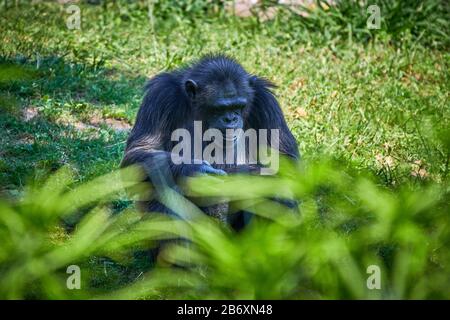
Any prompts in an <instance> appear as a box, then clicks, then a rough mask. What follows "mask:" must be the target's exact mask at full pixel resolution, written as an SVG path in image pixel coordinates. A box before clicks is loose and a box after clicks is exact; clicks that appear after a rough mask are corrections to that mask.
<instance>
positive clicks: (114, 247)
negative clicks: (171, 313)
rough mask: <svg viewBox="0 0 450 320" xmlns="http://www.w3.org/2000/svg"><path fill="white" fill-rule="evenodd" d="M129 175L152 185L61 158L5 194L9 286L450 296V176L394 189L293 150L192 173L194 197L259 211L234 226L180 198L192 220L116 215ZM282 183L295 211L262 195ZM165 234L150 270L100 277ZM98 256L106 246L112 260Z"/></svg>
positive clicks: (11, 289) (94, 294) (0, 209)
mask: <svg viewBox="0 0 450 320" xmlns="http://www.w3.org/2000/svg"><path fill="white" fill-rule="evenodd" d="M124 176H126V177H127V179H126V180H124V181H125V182H122V183H124V185H123V187H128V188H130V187H134V189H135V190H136V187H138V188H139V189H140V190H141V191H142V192H148V190H147V187H146V186H145V185H143V184H140V183H137V182H136V181H139V179H138V178H139V176H140V173H139V171H138V170H135V169H133V168H129V169H126V171H125V172H121V173H111V174H108V175H107V176H102V177H99V178H97V179H96V180H94V181H92V182H88V183H86V184H83V185H79V186H77V187H75V188H73V187H71V185H73V176H72V172H71V170H69V169H68V168H67V167H65V168H63V169H61V170H59V171H58V172H57V173H56V174H54V175H53V176H52V177H50V178H49V179H48V181H47V182H46V183H45V184H44V185H39V186H34V187H30V188H27V190H26V192H25V195H24V197H23V198H22V199H20V200H19V201H14V202H5V201H2V202H1V205H0V241H1V243H2V246H1V249H0V270H1V275H2V276H1V279H0V297H2V298H14V299H17V298H40V299H43V298H52V299H61V298H117V299H121V298H169V299H177V298H192V299H196V298H197V299H198V298H214V299H219V298H222V299H224V298H226V299H299V298H302V299H304V298H312V299H324V298H325V299H339V298H347V299H348V298H350V299H375V298H377V299H378V298H383V299H393V298H394V299H426V298H438V299H448V298H450V297H449V295H448V283H449V280H450V279H449V277H450V269H449V268H450V265H449V263H450V254H449V250H448V245H449V241H450V233H449V232H450V230H449V224H448V221H449V219H448V218H449V217H448V213H449V209H450V208H449V203H450V202H449V201H448V200H449V197H448V187H447V186H442V185H436V184H430V185H427V186H423V187H421V188H419V189H417V188H416V189H411V188H409V187H406V186H404V187H402V188H400V189H399V190H397V191H392V190H388V189H386V188H384V187H380V186H378V185H377V184H376V183H374V181H373V179H372V178H370V177H369V176H361V175H360V174H355V173H352V172H351V171H349V170H345V169H343V168H342V167H340V166H338V165H336V164H333V163H331V162H320V163H310V164H304V165H303V166H301V167H298V166H294V165H292V164H290V163H288V162H286V163H284V164H283V166H282V170H281V171H280V173H279V175H278V176H277V177H273V176H269V177H268V176H253V177H248V176H247V177H246V176H228V177H223V178H220V179H219V178H217V177H214V178H212V177H201V178H192V179H191V180H190V181H189V182H188V183H187V186H188V190H190V195H191V196H203V197H214V196H215V197H216V199H217V196H220V199H221V201H230V200H232V201H234V202H235V203H236V207H235V208H236V209H245V210H249V211H251V212H254V213H255V214H256V216H255V217H254V218H253V219H252V220H251V222H250V225H249V226H248V227H247V228H246V229H245V230H243V231H241V232H239V233H236V232H234V231H232V230H230V229H229V227H227V226H226V225H223V224H222V222H219V221H217V220H214V219H213V218H210V217H207V216H206V215H204V214H203V213H201V212H199V211H198V210H197V209H195V207H194V206H186V205H185V203H184V202H181V201H186V200H184V199H183V200H182V199H181V198H180V199H178V200H177V199H174V201H173V203H172V205H173V206H174V207H175V206H176V205H181V206H182V208H184V210H185V211H186V212H185V214H186V213H189V217H190V218H189V219H177V218H174V217H168V216H160V215H158V214H148V215H144V216H142V215H140V214H139V213H136V212H134V211H133V210H132V209H127V210H125V211H123V212H121V213H120V214H112V211H111V208H110V207H108V205H107V203H109V202H110V201H111V200H113V199H117V198H120V197H123V194H122V193H121V192H119V191H120V189H121V187H122V184H121V182H120V181H121V180H120V177H124ZM280 194H291V195H293V196H294V197H296V198H298V199H301V202H302V203H301V205H300V214H299V213H296V212H289V211H287V210H286V209H285V208H284V207H282V206H281V205H279V204H278V203H275V202H272V201H270V200H264V199H267V197H271V196H279V195H280ZM177 203H178V204H177ZM80 210H84V218H82V220H81V221H80V222H79V223H78V224H77V226H76V228H75V229H73V230H69V229H67V228H62V227H61V219H64V217H66V216H67V215H70V214H73V213H74V212H78V211H80ZM188 211H189V212H188ZM179 238H183V239H186V240H188V242H186V241H184V242H180V241H176V239H179ZM163 239H165V240H168V239H173V241H171V242H169V243H168V244H167V245H166V246H164V247H163V248H164V249H163V250H162V251H161V252H160V254H159V256H158V260H157V261H158V262H157V263H156V266H154V267H153V268H150V269H147V271H148V270H149V271H148V272H145V270H144V271H141V273H140V274H138V275H137V276H136V277H135V278H131V279H129V278H128V279H127V280H126V281H125V280H124V279H122V281H121V282H120V283H118V284H116V285H115V286H112V287H108V286H102V287H100V288H99V287H97V285H96V283H97V281H98V277H101V273H103V272H104V273H105V274H107V271H106V270H107V269H108V270H109V278H110V279H109V280H110V281H112V280H111V278H113V279H114V277H115V276H114V275H113V274H114V272H119V271H118V269H117V267H116V268H115V267H114V264H121V265H123V266H126V269H127V271H126V273H128V274H130V273H132V272H133V271H136V270H135V269H136V268H137V267H136V265H134V264H133V262H132V260H130V256H131V255H132V253H133V252H136V251H137V250H140V249H142V248H146V249H148V248H151V247H152V246H154V245H155V243H156V241H159V240H163ZM93 256H96V257H103V258H102V259H103V260H101V261H103V266H102V265H101V261H100V262H97V263H95V262H93V261H92V257H93ZM107 261H109V262H107ZM72 264H76V265H79V266H80V267H81V279H82V286H81V289H80V290H69V289H67V287H66V279H67V277H68V275H67V274H65V270H66V268H67V267H68V266H69V265H72ZM95 265H97V267H95ZM172 265H176V266H177V268H174V267H171V266H172ZM371 265H376V266H379V267H380V270H381V289H380V290H369V289H368V287H367V285H366V281H367V279H368V277H369V276H370V274H368V273H367V268H368V267H369V266H371ZM180 266H182V267H183V268H179V267H180ZM102 269H103V270H102ZM117 276H119V277H120V272H119V275H117ZM117 276H116V277H117Z"/></svg>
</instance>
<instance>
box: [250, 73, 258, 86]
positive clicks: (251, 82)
mask: <svg viewBox="0 0 450 320" xmlns="http://www.w3.org/2000/svg"><path fill="white" fill-rule="evenodd" d="M256 81H258V77H257V76H255V75H251V76H250V77H249V78H248V84H249V85H250V87H253V86H254V85H255V84H256Z"/></svg>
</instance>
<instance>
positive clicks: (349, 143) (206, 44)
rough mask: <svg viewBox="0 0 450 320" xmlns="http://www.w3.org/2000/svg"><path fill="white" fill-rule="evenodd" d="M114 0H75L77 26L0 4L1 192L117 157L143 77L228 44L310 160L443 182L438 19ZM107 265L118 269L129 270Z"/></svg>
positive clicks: (83, 173) (58, 13)
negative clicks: (302, 15)
mask: <svg viewBox="0 0 450 320" xmlns="http://www.w3.org/2000/svg"><path fill="white" fill-rule="evenodd" d="M193 2H195V1H193ZM118 3H119V5H114V4H109V6H108V8H107V10H105V8H104V7H103V6H95V5H88V4H82V5H81V15H82V24H81V30H68V29H67V27H66V25H65V19H66V18H67V16H68V14H67V13H66V12H65V11H64V10H63V9H62V8H63V7H62V6H61V5H59V4H54V3H51V4H49V3H42V4H38V5H35V6H25V7H19V8H10V9H8V10H6V11H3V12H1V13H0V17H1V19H2V22H1V25H0V34H1V43H0V194H2V195H3V196H4V197H7V198H10V197H11V198H16V197H17V196H19V195H20V194H22V192H23V190H24V186H25V185H26V184H27V183H28V182H30V181H34V180H37V181H43V180H45V179H46V178H47V177H48V175H49V173H51V172H53V171H55V170H56V169H58V168H60V167H62V166H63V165H66V164H68V165H70V166H71V167H73V168H74V169H75V172H76V176H75V181H77V182H83V181H88V180H91V179H92V178H94V177H97V176H101V175H103V174H105V173H108V172H110V171H112V170H113V169H117V168H118V165H119V162H120V160H121V157H122V154H123V150H124V146H125V141H126V137H127V132H128V130H129V128H130V127H131V126H132V124H133V121H134V118H135V115H136V112H137V110H138V108H139V105H140V102H141V99H142V96H143V92H142V88H143V86H144V84H145V81H146V79H148V78H150V77H152V76H153V75H155V74H157V73H159V72H162V71H165V70H170V69H172V68H176V67H178V66H181V65H183V64H185V63H189V62H190V61H192V60H193V59H196V58H199V57H200V56H201V55H203V54H206V53H210V52H222V53H225V54H227V55H230V56H231V57H234V58H236V59H237V60H238V61H239V62H241V63H242V64H243V65H244V67H245V68H246V69H247V70H248V71H249V72H251V73H255V74H258V75H261V76H263V77H266V78H268V79H270V80H271V81H273V82H274V83H275V84H276V85H277V86H278V87H277V89H276V90H275V92H276V95H277V97H278V98H279V101H280V104H281V106H282V108H283V111H284V113H285V116H286V118H287V120H288V124H289V127H290V128H291V130H292V131H293V133H294V135H295V137H296V138H297V141H298V144H299V148H300V152H301V154H302V157H303V159H304V161H305V162H306V163H314V162H315V161H317V160H319V159H323V158H327V159H328V158H331V159H334V160H336V161H337V162H339V163H342V164H343V165H344V167H347V168H352V170H353V169H355V170H356V171H361V172H367V171H368V172H370V173H371V174H373V175H374V176H375V179H376V183H377V184H378V185H381V186H382V187H386V188H387V189H389V190H396V189H397V188H399V187H400V186H404V185H412V186H413V188H415V187H417V188H420V187H421V186H423V185H427V184H429V183H437V184H438V185H441V186H443V189H445V188H446V187H445V186H446V185H448V184H447V183H448V170H449V159H450V154H449V150H450V140H449V137H450V130H449V127H450V126H449V124H450V104H449V89H450V73H449V69H450V54H449V51H448V34H446V33H445V31H444V35H442V36H441V38H434V37H431V36H430V37H429V38H427V35H428V33H424V35H422V36H420V34H419V35H417V34H414V32H411V33H408V32H405V33H401V32H400V31H398V33H395V34H391V33H389V30H387V31H386V30H383V29H382V30H371V31H369V32H367V30H366V31H364V32H363V33H361V34H360V33H358V30H356V29H355V31H353V32H348V30H347V29H346V28H344V29H339V32H336V33H333V32H332V31H330V32H331V33H330V32H328V31H327V30H328V29H327V28H326V26H325V27H323V29H320V28H317V30H314V25H308V24H303V23H298V22H296V18H293V17H292V16H290V15H288V14H287V13H283V12H281V13H280V14H279V15H278V16H277V17H276V18H275V19H274V20H271V21H267V22H261V21H258V20H257V19H255V18H247V19H243V18H237V17H233V16H231V15H228V14H226V13H223V12H222V13H213V12H209V11H208V12H207V13H205V16H204V17H202V15H203V14H204V13H203V12H204V11H202V10H203V8H200V9H198V10H199V12H200V13H199V12H197V11H192V12H190V11H185V12H183V14H181V13H179V12H176V9H173V10H174V11H173V12H172V11H170V10H171V9H170V8H169V7H164V5H163V4H159V7H157V9H159V10H161V11H155V17H154V19H153V20H149V19H148V17H147V4H146V3H145V2H138V3H137V4H133V5H130V6H125V5H120V3H121V2H120V1H119V2H118ZM192 10H194V9H192ZM322 14H323V13H322ZM297 19H299V18H297ZM324 19H325V18H324ZM330 19H331V18H330ZM324 21H325V22H324V23H325V25H326V20H324ZM362 21H363V22H364V21H365V18H363V19H362ZM436 23H437V22H436ZM331 25H332V24H331ZM332 26H334V25H332ZM334 27H335V28H337V27H336V26H334ZM330 28H331V27H330ZM418 28H419V29H420V27H418ZM424 28H426V27H424ZM333 30H334V29H333ZM414 30H415V29H414ZM414 30H413V31H414ZM424 30H425V29H424ZM426 30H428V29H426ZM350 31H351V29H350ZM419 31H420V30H419ZM441 32H442V30H441ZM367 34H369V35H368V36H367ZM427 39H430V40H429V42H427V41H426V40H427ZM436 39H443V40H442V43H438V44H436V41H437V40H436ZM446 194H447V193H446ZM447 214H448V212H447ZM257 236H259V234H257V235H255V237H257ZM136 259H138V260H139V259H140V258H139V255H138V256H137V257H136ZM101 263H103V262H101ZM94 264H95V263H94ZM100 265H101V264H100ZM98 268H100V269H99V271H98V272H99V274H101V273H102V272H103V270H102V268H101V267H98ZM138 269H139V268H138ZM115 272H118V274H119V276H117V279H116V280H113V282H114V281H117V282H123V281H124V280H123V276H124V274H127V277H129V278H130V277H132V276H131V275H130V274H129V273H127V272H126V270H121V269H115ZM139 273H140V269H139V272H137V271H136V270H134V271H133V273H132V275H133V276H137V275H139ZM121 276H122V278H121ZM114 283H115V282H114ZM102 285H103V286H104V288H106V287H107V285H106V284H102Z"/></svg>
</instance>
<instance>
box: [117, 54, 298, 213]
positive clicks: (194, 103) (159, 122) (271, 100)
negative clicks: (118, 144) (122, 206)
mask: <svg viewBox="0 0 450 320" xmlns="http://www.w3.org/2000/svg"><path fill="white" fill-rule="evenodd" d="M273 87H274V85H273V84H272V83H270V82H269V81H267V80H265V79H263V78H260V77H258V76H255V75H252V74H249V73H248V72H247V71H245V70H244V68H243V67H242V66H241V65H240V64H239V63H237V62H236V61H235V60H234V59H232V58H229V57H227V56H225V55H208V56H204V57H203V58H201V59H200V60H198V61H196V62H195V63H192V64H191V65H189V66H186V67H184V68H180V69H178V70H174V71H171V72H164V73H161V74H158V75H156V76H155V77H153V78H152V79H151V80H150V81H149V82H148V84H147V85H146V94H145V97H144V100H143V102H142V105H141V107H140V109H139V112H138V114H137V118H136V122H135V124H134V127H133V129H132V131H131V133H130V136H129V138H128V141H127V146H126V151H125V156H124V158H123V161H122V166H128V165H131V164H139V165H141V166H142V167H143V168H144V169H145V171H146V172H147V174H148V178H149V180H150V181H151V183H152V184H153V186H155V188H156V189H157V190H158V188H159V187H161V186H164V187H169V188H172V189H174V190H177V185H178V181H179V179H180V178H182V177H186V176H193V175H196V174H211V175H224V174H231V173H233V172H252V173H255V172H259V170H260V169H261V168H262V167H263V166H261V164H260V163H258V162H257V163H256V164H255V163H253V164H251V163H249V161H248V160H249V159H248V153H247V154H246V155H244V158H245V159H244V161H243V162H241V163H237V162H236V157H237V156H234V158H233V159H234V160H235V161H234V162H232V163H229V162H227V163H220V162H217V163H210V161H207V160H205V159H198V158H195V152H192V153H189V154H183V156H185V157H186V156H188V158H191V159H192V161H185V162H183V163H180V162H179V161H174V157H173V156H174V154H173V150H174V147H175V146H176V145H177V144H178V143H179V141H173V140H174V139H173V133H174V132H175V130H176V129H182V130H184V132H188V133H191V134H192V135H193V136H195V132H194V131H195V130H197V129H195V128H196V124H201V128H200V129H199V130H200V131H201V132H200V133H201V134H204V133H205V132H206V131H208V129H215V130H216V131H215V133H217V132H218V133H223V134H224V136H223V141H215V142H216V143H217V142H220V145H221V146H223V148H224V157H225V154H226V150H225V149H226V148H225V147H224V146H225V144H226V143H230V141H231V143H232V144H234V145H236V144H237V140H238V138H237V137H238V135H236V134H235V132H247V130H248V129H254V130H255V131H256V132H258V131H259V130H261V129H266V131H268V134H267V139H266V141H265V145H267V146H269V147H271V148H275V149H277V151H278V152H279V153H280V154H282V155H285V156H287V157H290V158H292V159H293V160H294V161H297V160H298V158H299V152H298V148H297V144H296V141H295V138H294V137H293V135H292V133H291V132H290V130H289V128H288V126H287V124H286V121H285V119H284V116H283V113H282V111H281V109H280V106H279V104H278V102H277V99H276V98H275V96H274V94H273V93H272V91H271V88H273ZM197 128H198V126H197ZM271 129H278V130H277V132H278V134H277V143H276V146H274V145H272V142H271V141H272V140H271V132H272V131H271ZM230 132H231V135H230ZM216 139H218V138H216ZM185 142H186V141H185ZM222 142H223V143H222ZM258 142H260V141H258ZM192 145H195V142H193V144H192ZM192 145H191V146H192ZM228 145H229V144H228ZM259 146H260V144H258V147H257V148H259ZM205 147H206V146H205V143H204V142H203V143H202V144H201V146H200V148H201V150H205ZM184 151H186V150H184ZM140 205H141V208H143V209H144V210H146V211H152V212H153V211H156V212H169V211H170V209H168V208H167V207H166V206H164V205H162V204H161V202H160V201H158V198H157V196H156V198H154V199H153V200H151V201H148V202H144V203H140ZM215 210H227V207H224V206H223V205H222V206H219V209H217V208H216V209H215ZM206 211H207V210H206ZM213 211H214V210H213ZM207 213H208V212H207Z"/></svg>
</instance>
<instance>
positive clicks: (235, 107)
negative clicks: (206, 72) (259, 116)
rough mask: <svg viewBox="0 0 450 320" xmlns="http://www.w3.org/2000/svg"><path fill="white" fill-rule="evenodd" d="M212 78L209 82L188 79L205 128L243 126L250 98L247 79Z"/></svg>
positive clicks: (187, 88) (225, 128) (192, 97)
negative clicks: (201, 82)
mask: <svg viewBox="0 0 450 320" xmlns="http://www.w3.org/2000/svg"><path fill="white" fill-rule="evenodd" d="M244 80H245V81H242V80H239V81H237V80H234V81H232V80H230V79H222V80H220V79H217V80H214V79H211V80H210V81H209V82H208V83H206V84H203V85H202V84H199V83H197V82H194V80H188V81H187V82H186V91H187V92H188V94H189V96H190V98H191V102H192V105H193V107H194V113H195V118H196V120H201V121H202V124H203V127H204V128H205V129H209V128H214V129H218V130H220V131H222V132H223V133H226V130H227V129H242V128H243V127H244V118H245V116H246V109H247V106H248V105H249V100H250V94H249V91H250V88H249V85H248V81H247V79H244Z"/></svg>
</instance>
